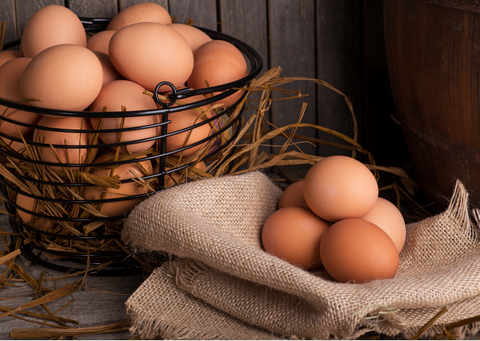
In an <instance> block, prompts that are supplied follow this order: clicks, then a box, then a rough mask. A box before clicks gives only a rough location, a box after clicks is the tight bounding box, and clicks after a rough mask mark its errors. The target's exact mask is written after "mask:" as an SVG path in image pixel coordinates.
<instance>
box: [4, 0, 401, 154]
mask: <svg viewBox="0 0 480 341" xmlns="http://www.w3.org/2000/svg"><path fill="white" fill-rule="evenodd" d="M137 2H142V0H65V1H62V0H37V1H35V2H33V1H30V0H6V1H5V0H3V1H1V2H0V21H5V20H6V21H7V22H8V28H7V36H6V39H5V41H6V42H8V41H11V40H13V39H15V38H19V37H21V34H22V31H23V27H24V26H25V23H26V21H27V20H28V18H29V17H30V16H31V15H32V14H33V13H34V12H35V11H36V10H38V9H39V8H41V7H43V6H46V5H48V4H53V3H55V4H60V5H65V6H67V7H69V8H70V9H72V10H73V11H74V12H75V13H76V14H77V15H79V16H86V17H112V16H113V15H114V14H115V13H117V12H118V11H120V10H122V9H124V8H126V7H128V6H130V5H132V4H134V3H137ZM150 2H156V3H158V4H160V5H162V6H164V7H165V8H166V9H167V10H168V11H169V12H170V14H171V15H172V16H173V17H175V18H176V20H177V21H178V22H185V21H186V20H188V19H192V20H193V21H194V23H195V24H197V25H199V26H203V27H206V28H209V29H213V30H218V31H221V32H223V33H226V34H229V35H232V36H235V37H237V38H239V39H241V40H243V41H244V42H246V43H247V44H249V45H251V46H252V47H254V48H255V49H256V50H257V51H258V52H259V53H260V55H261V56H262V58H263V61H264V70H263V71H266V70H267V69H268V68H271V67H273V66H280V67H282V69H283V72H282V75H283V76H285V77H290V76H291V77H297V76H298V77H308V78H316V79H321V80H324V81H326V82H328V83H330V84H331V85H333V86H335V87H336V88H337V89H339V90H340V91H342V92H343V93H345V94H346V95H347V96H348V97H349V98H350V100H351V101H352V103H353V107H354V110H355V115H356V118H357V120H358V127H359V142H360V143H361V144H362V145H363V146H364V147H365V148H366V149H367V150H370V149H372V150H373V152H374V157H376V158H377V159H378V160H379V162H380V163H382V160H387V161H388V162H391V161H392V162H393V161H395V162H397V161H398V160H397V159H395V158H393V159H392V158H391V155H399V151H400V155H404V154H402V152H403V151H404V145H403V144H402V143H403V138H402V135H401V132H400V127H399V126H398V125H396V124H395V123H394V121H393V119H392V118H391V115H394V106H393V101H392V99H391V94H390V87H389V83H388V82H389V80H388V72H387V70H386V62H385V51H384V43H383V28H382V27H383V26H382V25H383V23H382V20H383V19H382V8H383V0H353V1H352V0H202V1H199V0H150ZM285 88H287V89H291V90H301V92H302V93H304V94H308V95H309V96H308V97H306V98H302V99H298V100H289V101H283V102H279V103H276V104H275V105H274V107H273V108H272V110H271V112H270V113H269V116H267V119H268V120H269V121H271V122H272V123H273V124H275V125H276V126H281V125H285V124H289V123H294V122H295V121H296V120H297V118H298V114H299V112H300V109H301V105H302V102H307V103H308V107H307V111H306V113H305V117H304V119H303V122H305V123H312V124H318V125H322V126H324V127H327V128H331V129H333V130H336V131H339V132H341V133H343V134H346V135H348V136H353V121H352V118H351V115H350V112H349V111H348V108H347V106H346V103H345V101H344V99H343V97H342V96H340V95H338V94H336V93H334V92H333V91H331V90H329V89H327V88H325V87H322V86H317V85H315V84H313V83H312V82H305V81H301V82H300V81H298V82H294V83H292V84H288V85H286V86H285ZM298 133H299V134H302V135H307V136H313V137H317V138H321V139H326V140H330V141H334V142H341V141H340V140H339V139H338V138H334V137H332V136H331V135H329V134H325V133H321V132H318V131H316V130H313V129H310V128H309V129H303V130H299V131H298ZM278 142H279V141H278ZM302 148H304V150H305V151H306V152H307V153H316V154H317V155H331V154H339V153H343V154H348V152H346V151H343V150H341V149H338V148H333V147H326V146H322V145H320V146H319V147H318V148H317V149H315V148H314V147H312V146H308V145H306V146H304V147H302ZM375 153H378V155H376V154H375Z"/></svg>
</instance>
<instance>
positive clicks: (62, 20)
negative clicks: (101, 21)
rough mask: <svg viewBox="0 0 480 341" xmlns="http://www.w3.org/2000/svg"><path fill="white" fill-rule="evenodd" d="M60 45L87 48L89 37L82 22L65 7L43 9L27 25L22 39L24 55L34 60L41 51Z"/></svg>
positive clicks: (52, 6)
mask: <svg viewBox="0 0 480 341" xmlns="http://www.w3.org/2000/svg"><path fill="white" fill-rule="evenodd" d="M59 44H76V45H79V46H83V47H86V46H87V36H86V34H85V29H84V28H83V25H82V22H81V21H80V19H79V18H78V17H77V15H76V14H75V13H74V12H73V11H72V10H70V9H68V8H66V7H64V6H60V5H48V6H45V7H42V8H41V9H39V10H38V11H36V12H35V13H34V14H33V15H32V16H31V17H30V18H29V19H28V21H27V23H26V24H25V28H24V30H23V34H22V39H21V48H22V51H23V55H24V56H25V57H30V58H33V57H35V56H36V55H37V54H39V53H40V52H41V51H43V50H45V49H47V48H49V47H51V46H54V45H59Z"/></svg>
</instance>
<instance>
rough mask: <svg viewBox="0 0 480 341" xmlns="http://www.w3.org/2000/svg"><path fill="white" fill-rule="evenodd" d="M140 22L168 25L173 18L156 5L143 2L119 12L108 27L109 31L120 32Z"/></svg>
mask: <svg viewBox="0 0 480 341" xmlns="http://www.w3.org/2000/svg"><path fill="white" fill-rule="evenodd" d="M139 22H155V23H159V24H164V25H168V24H171V23H172V18H171V16H170V14H169V13H168V11H167V10H166V9H165V8H164V7H162V6H160V5H158V4H156V3H150V2H143V3H138V4H134V5H131V6H129V7H126V8H125V9H123V10H121V11H120V12H118V13H117V14H116V15H115V16H114V17H113V18H112V20H111V21H110V22H109V23H108V25H107V28H106V29H107V30H119V29H121V28H122V27H125V26H128V25H132V24H136V23H139Z"/></svg>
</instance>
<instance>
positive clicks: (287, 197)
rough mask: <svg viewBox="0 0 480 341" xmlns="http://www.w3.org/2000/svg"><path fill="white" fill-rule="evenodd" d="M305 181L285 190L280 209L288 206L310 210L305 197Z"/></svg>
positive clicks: (295, 183)
mask: <svg viewBox="0 0 480 341" xmlns="http://www.w3.org/2000/svg"><path fill="white" fill-rule="evenodd" d="M303 181H304V180H299V181H297V182H294V183H293V184H291V185H289V186H288V187H287V188H285V190H284V191H283V193H282V195H281V196H280V200H279V202H278V208H283V207H287V206H302V207H306V208H309V207H308V205H307V203H306V202H305V198H304V197H303Z"/></svg>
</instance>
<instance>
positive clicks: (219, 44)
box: [187, 40, 248, 107]
mask: <svg viewBox="0 0 480 341" xmlns="http://www.w3.org/2000/svg"><path fill="white" fill-rule="evenodd" d="M194 59H195V63H194V67H193V71H192V73H191V75H190V77H189V78H188V80H187V84H188V86H189V87H192V88H194V89H203V88H206V87H207V84H208V87H212V86H217V85H223V84H226V83H230V82H233V81H236V80H238V79H241V78H243V77H245V76H247V74H248V67H247V63H246V61H245V58H244V57H243V54H242V53H241V52H240V51H239V50H238V49H237V48H236V47H235V46H234V45H233V44H231V43H229V42H226V41H223V40H212V41H209V42H207V43H204V44H202V45H201V46H200V47H199V48H198V49H197V50H196V51H195V54H194ZM217 94H219V93H215V95H217ZM242 94H243V90H241V91H237V92H236V93H234V94H233V95H230V96H228V97H226V98H224V99H222V100H220V101H219V102H220V103H222V104H223V106H222V107H228V106H230V105H232V104H234V103H235V102H236V101H237V100H238V99H239V98H240V97H241V96H242ZM206 96H207V97H209V96H211V95H210V94H209V95H206Z"/></svg>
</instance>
